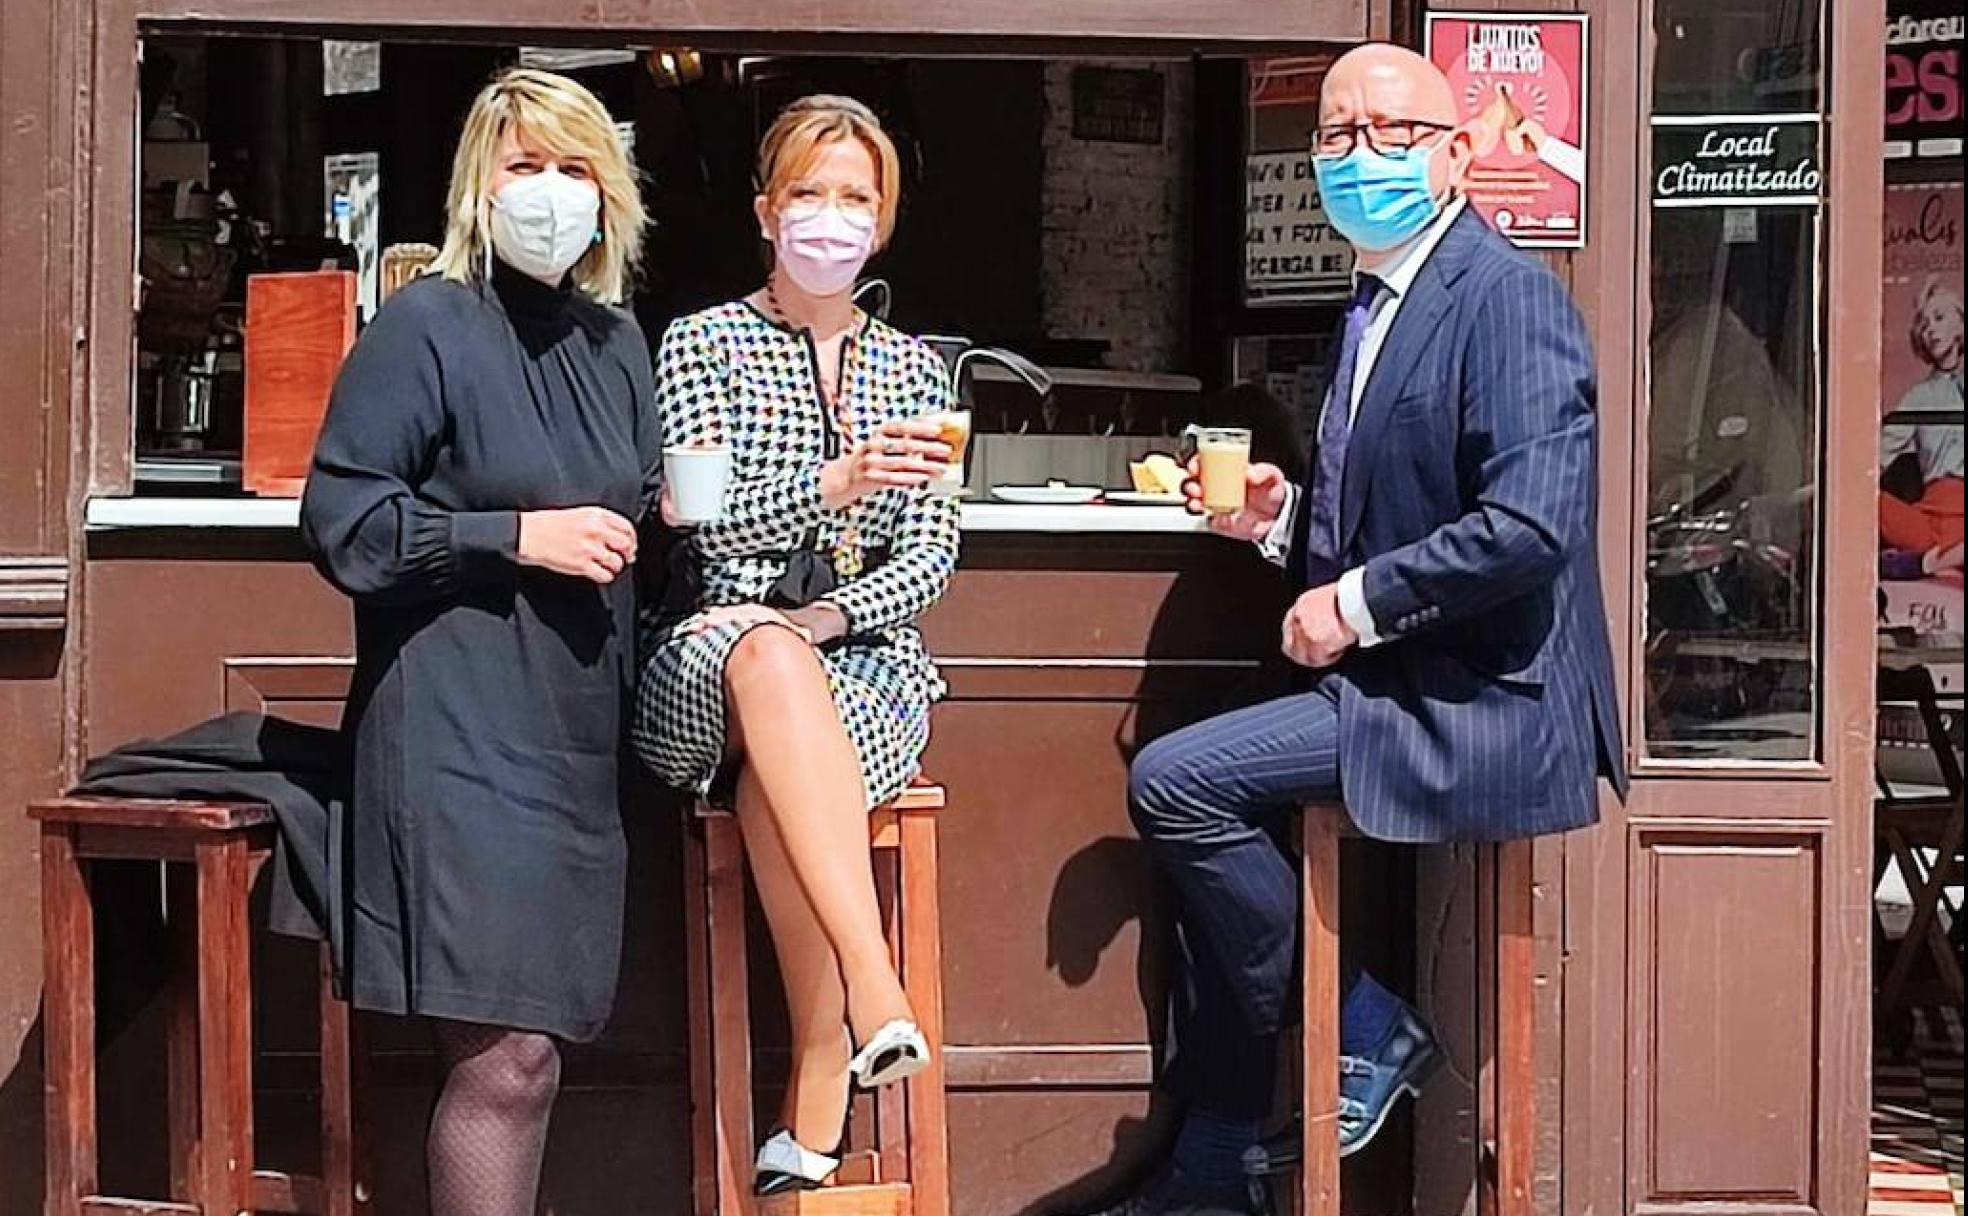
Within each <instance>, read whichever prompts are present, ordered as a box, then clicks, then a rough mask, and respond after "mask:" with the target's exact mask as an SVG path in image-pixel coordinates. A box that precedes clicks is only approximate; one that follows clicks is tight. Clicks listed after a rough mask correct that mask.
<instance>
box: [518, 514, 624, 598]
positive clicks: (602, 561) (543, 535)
mask: <svg viewBox="0 0 1968 1216" xmlns="http://www.w3.org/2000/svg"><path fill="white" fill-rule="evenodd" d="M518 557H519V564H520V565H522V566H538V567H539V568H541V569H543V570H551V571H553V572H554V573H555V574H565V575H567V576H569V577H571V578H584V579H587V580H588V581H589V582H591V583H599V584H601V585H602V586H607V585H608V584H609V583H612V582H614V581H615V579H616V576H617V575H619V574H621V573H622V571H623V570H625V569H627V568H628V566H629V563H630V562H633V561H634V560H635V557H636V531H635V525H634V524H632V523H630V522H629V521H628V520H627V519H624V518H623V517H622V516H620V515H617V514H616V513H615V512H613V511H610V510H609V509H608V508H606V507H564V508H561V509H558V510H552V511H523V512H521V513H520V516H519V553H518Z"/></svg>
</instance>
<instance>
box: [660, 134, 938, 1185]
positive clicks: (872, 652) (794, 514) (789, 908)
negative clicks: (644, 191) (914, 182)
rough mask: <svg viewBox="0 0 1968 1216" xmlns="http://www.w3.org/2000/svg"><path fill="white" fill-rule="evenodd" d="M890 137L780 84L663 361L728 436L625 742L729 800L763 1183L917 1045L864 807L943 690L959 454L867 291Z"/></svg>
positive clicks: (911, 763) (699, 430) (808, 1181)
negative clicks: (757, 1054) (788, 1061)
mask: <svg viewBox="0 0 1968 1216" xmlns="http://www.w3.org/2000/svg"><path fill="white" fill-rule="evenodd" d="M897 177H898V173H897V161H896V156H895V149H894V147H893V145H892V144H890V142H889V140H888V137H887V136H886V135H885V134H883V133H882V130H881V127H880V125H879V123H877V122H876V120H875V118H874V115H873V114H871V113H870V112H869V111H868V110H867V109H866V108H865V107H862V106H861V105H860V104H859V103H857V102H853V101H849V100H847V99H845V98H809V99H807V100H806V101H803V102H796V103H795V104H794V105H793V106H792V107H790V108H789V109H788V110H787V111H786V112H785V113H784V114H782V115H781V116H780V118H779V120H778V121H777V122H776V123H775V124H774V126H773V128H772V130H771V131H770V132H768V133H767V135H766V139H765V143H764V146H763V147H762V148H761V151H760V164H759V181H760V182H761V183H762V187H761V193H760V194H759V197H758V200H757V204H756V210H757V213H758V220H759V226H760V233H761V235H762V236H763V237H764V238H765V239H766V240H767V241H769V242H771V243H772V245H773V249H774V259H773V268H772V271H771V273H770V275H769V277H768V280H767V284H766V286H765V287H764V288H763V289H761V290H760V291H759V292H757V293H755V294H754V295H753V296H751V297H748V298H747V299H744V300H740V301H735V302H732V303H729V304H724V305H721V306H719V307H716V308H712V309H709V310H707V311H705V312H700V313H697V314H696V315H694V316H689V317H684V318H682V319H681V320H679V321H677V322H675V323H674V324H673V325H671V326H670V329H669V332H668V333H667V334H665V335H664V338H663V342H662V347H661V350H660V353H659V355H658V358H657V372H656V374H657V385H658V387H657V391H656V401H657V407H658V412H659V414H660V416H661V418H662V422H663V433H664V436H665V440H666V442H667V443H669V444H672V445H675V444H686V445H689V444H702V443H717V444H724V445H727V446H728V447H729V448H730V450H731V453H732V482H731V486H730V489H729V492H728V494H727V496H726V500H725V506H724V512H723V514H722V515H721V516H720V517H719V518H718V519H717V520H716V521H715V522H713V523H709V524H705V525H703V526H701V527H698V528H695V529H694V530H692V531H691V532H690V533H689V537H688V540H687V541H686V542H685V545H684V547H683V548H681V549H680V550H679V551H678V553H677V555H676V557H677V558H679V559H680V560H675V561H673V562H672V566H671V571H670V593H669V594H668V595H666V596H665V602H664V603H663V604H662V605H660V606H650V607H648V608H646V609H645V610H644V616H643V621H642V654H643V659H642V678H641V686H640V688H639V690H638V694H637V704H636V713H635V719H634V724H633V728H632V739H633V742H634V745H635V748H636V751H637V753H638V754H639V755H640V756H641V758H642V759H643V761H644V762H645V763H646V764H648V766H649V767H650V769H651V770H652V771H653V772H655V773H656V775H657V776H659V777H661V778H662V779H663V780H664V781H665V782H667V783H669V784H671V785H674V786H678V787H681V788H684V789H688V790H693V791H695V792H697V793H699V794H700V795H706V796H710V797H712V798H714V799H717V800H719V801H722V802H725V803H726V804H727V805H730V806H732V807H734V809H735V810H736V812H737V815H738V821H739V825H740V827H741V830H742V831H743V833H744V838H745V848H746V853H747V856H748V859H749V861H750V864H751V870H752V873H753V876H754V878H755V879H756V880H757V885H758V889H759V895H760V902H761V903H762V905H763V906H764V909H765V913H766V919H767V921H768V923H769V924H770V925H771V928H772V937H773V943H774V946H775V947H776V950H777V953H778V957H779V966H780V973H781V975H782V976H783V977H784V979H785V982H786V996H787V1003H788V1006H789V1008H790V1011H791V1015H792V1028H793V1078H792V1083H791V1084H790V1085H789V1086H788V1089H787V1094H786V1100H785V1104H784V1107H783V1108H782V1126H781V1128H780V1129H779V1130H778V1131H776V1132H775V1133H774V1134H773V1135H772V1136H771V1137H769V1138H768V1139H767V1141H766V1142H765V1144H764V1145H763V1146H762V1147H761V1149H760V1152H759V1156H758V1161H757V1172H756V1176H755V1180H754V1185H755V1189H757V1190H758V1192H759V1193H760V1194H773V1193H777V1192H780V1191H786V1190H800V1189H808V1188H811V1187H813V1186H816V1185H818V1184H820V1183H821V1182H822V1181H823V1180H825V1179H826V1178H827V1177H828V1176H829V1175H830V1174H831V1173H832V1172H833V1170H834V1168H835V1166H836V1165H837V1164H838V1146H839V1144H840V1142H841V1139H842V1136H843V1131H844V1127H843V1124H844V1120H845V1118H846V1110H847V1100H848V1093H849V1086H850V1081H858V1082H859V1083H860V1084H861V1085H862V1086H864V1087H869V1088H872V1087H874V1086H877V1085H882V1084H886V1083H888V1082H891V1081H895V1080H900V1079H901V1078H903V1077H905V1076H908V1075H910V1074H911V1073H913V1072H915V1071H917V1070H919V1069H920V1068H922V1067H923V1066H924V1065H926V1064H927V1063H928V1059H929V1050H930V1047H929V1044H928V1043H927V1042H925V1041H924V1039H923V1037H922V1035H921V1033H920V1032H919V1031H918V1030H917V1028H916V1025H915V1019H914V1014H913V1013H912V1011H911V1010H910V1008H909V1004H908V998H907V996H906V994H905V993H904V992H903V990H902V986H901V984H900V982H899V980H898V979H897V977H896V974H895V969H894V966H893V964H892V963H891V962H890V958H889V953H888V948H887V944H886V942H885V939H884V938H883V935H882V923H881V917H880V912H879V908H878V906H877V904H876V900H875V888H874V874H873V868H872V865H871V862H870V858H869V846H868V827H867V818H866V816H867V812H868V810H869V808H871V807H874V806H876V805H879V804H880V803H882V802H885V801H888V800H889V799H892V798H893V797H894V796H895V795H896V794H898V793H900V792H901V790H902V789H903V787H904V786H906V785H907V784H908V782H909V780H910V778H911V777H913V776H914V775H915V773H916V771H917V768H918V766H919V764H920V759H921V756H922V752H923V748H924V746H925V745H926V744H927V742H928V740H929V710H930V705H931V703H932V702H934V701H935V700H936V699H937V698H938V697H939V696H941V695H942V693H943V683H942V681H941V679H940V678H939V677H938V676H937V673H936V668H935V666H934V665H933V664H932V663H931V662H930V659H929V655H928V653H927V652H926V651H925V650H924V648H923V642H922V638H921V636H920V635H919V634H918V633H917V631H916V628H915V625H914V621H915V618H916V617H917V616H918V615H919V614H920V613H921V612H922V611H923V610H924V609H926V608H928V607H929V606H930V604H932V603H934V602H935V600H936V598H937V597H938V596H939V595H941V594H942V592H943V589H944V587H945V586H946V585H947V584H948V582H949V579H950V575H951V572H952V571H953V570H954V569H955V567H956V562H957V536H958V527H957V520H958V512H957V506H956V503H955V501H954V500H953V499H950V498H947V497H937V496H933V495H932V494H931V493H930V492H929V490H928V488H927V483H928V481H929V479H930V478H931V477H932V476H934V475H936V474H937V473H938V472H940V471H941V470H942V469H943V468H944V466H945V465H946V464H947V461H948V460H949V458H950V455H951V453H950V450H949V449H948V448H947V447H945V446H944V445H943V444H941V443H940V442H938V441H937V436H938V434H939V428H938V427H937V425H936V424H935V423H934V422H930V421H927V420H925V419H924V418H923V415H926V414H928V413H930V412H932V411H936V410H940V409H944V408H946V407H947V406H948V405H949V403H950V402H949V398H950V391H949V384H948V378H947V376H946V375H945V373H944V368H943V365H942V362H941V361H940V360H939V359H938V358H937V356H936V355H935V354H934V353H933V352H932V351H930V350H929V348H928V347H926V346H924V345H923V344H922V343H920V342H918V341H916V340H915V339H913V338H909V337H906V336H904V335H903V334H901V333H898V332H897V331H896V330H894V329H891V328H889V327H888V326H887V325H885V324H883V323H882V322H880V321H877V320H875V319H874V318H872V317H869V316H867V315H866V314H864V313H862V312H860V311H859V310H857V309H856V308H855V307H854V305H853V301H852V288H853V282H854V276H855V274H856V273H857V272H858V271H859V269H860V266H861V264H862V262H863V261H865V259H866V257H867V256H868V254H869V253H870V252H872V251H873V249H874V248H876V247H877V246H878V245H879V244H880V243H881V242H883V241H885V240H886V239H887V237H888V234H889V231H890V229H891V227H892V225H893V222H894V214H895V202H896V183H897Z"/></svg>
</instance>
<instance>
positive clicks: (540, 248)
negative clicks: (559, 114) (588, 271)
mask: <svg viewBox="0 0 1968 1216" xmlns="http://www.w3.org/2000/svg"><path fill="white" fill-rule="evenodd" d="M600 222H601V191H600V190H598V189H597V188H596V187H595V185H594V183H593V182H584V181H577V180H575V179H574V178H571V177H568V176H567V175H566V174H564V173H562V172H561V171H560V170H558V169H546V170H543V171H542V172H539V173H534V174H530V175H528V176H526V177H516V178H514V179H513V180H511V181H509V182H507V183H506V184H505V185H504V186H502V187H500V189H499V192H498V193H497V194H495V195H493V196H492V248H493V249H495V250H496V251H498V254H499V257H500V258H502V259H504V261H505V263H506V265H508V266H511V267H512V268H513V269H514V270H517V271H519V272H520V273H521V274H524V275H528V276H530V277H532V278H535V279H539V280H540V281H541V282H544V283H551V284H555V285H558V284H559V283H560V280H561V278H562V277H563V276H565V275H566V274H567V272H568V271H569V270H570V269H572V268H573V266H574V263H576V262H578V261H580V260H581V257H582V255H583V254H585V253H587V251H588V250H589V249H590V248H591V247H593V245H594V243H595V241H596V240H598V239H599V238H600V236H601V231H600Z"/></svg>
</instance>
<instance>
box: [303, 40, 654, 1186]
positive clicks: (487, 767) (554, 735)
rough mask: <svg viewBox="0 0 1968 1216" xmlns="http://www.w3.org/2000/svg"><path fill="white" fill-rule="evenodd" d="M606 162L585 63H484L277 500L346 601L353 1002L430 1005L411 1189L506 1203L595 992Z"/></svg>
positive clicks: (630, 484) (631, 232)
mask: <svg viewBox="0 0 1968 1216" xmlns="http://www.w3.org/2000/svg"><path fill="white" fill-rule="evenodd" d="M643 226H644V214H643V209H642V205H641V202H640V200H639V198H638V193H637V188H636V183H635V176H634V172H633V170H632V169H631V167H630V164H629V162H628V159H627V156H626V155H625V153H624V150H623V147H622V144H621V141H620V139H619V137H618V136H617V135H616V133H615V130H614V126H613V123H612V121H611V120H610V118H609V116H608V113H607V111H606V110H605V109H604V108H603V107H602V105H601V104H600V102H599V101H597V100H596V99H595V97H594V96H593V95H592V94H590V93H589V92H588V91H587V90H586V89H584V88H582V87H581V86H580V85H578V84H575V83H574V82H573V81H570V80H567V79H565V78H562V77H558V76H553V75H550V74H547V73H542V72H534V71H525V70H519V71H512V72H508V73H506V74H504V75H501V76H500V77H499V78H497V79H496V80H494V81H493V82H492V83H491V84H490V85H488V86H487V87H486V88H485V90H484V91H483V92H482V93H480V95H479V97H478V99H477V100H476V102H475V103H474V104H473V107H472V110H471V113H470V115H469V117H468V118H467V120H466V123H465V127H464V132H463V135H462V137H461V141H460V144H459V147H458V152H457V157H456V160H455V162H454V164H453V168H452V180H451V189H450V196H449V203H448V226H447V232H446V243H445V246H444V249H443V251H442V252H441V253H440V255H439V257H438V260H437V262H436V264H435V266H434V267H433V273H432V274H431V275H430V276H428V277H426V278H423V279H419V280H417V281H415V282H413V283H410V284H408V285H406V286H405V287H404V288H402V289H401V290H400V291H399V292H397V294H396V295H395V296H394V297H392V298H391V299H390V301H389V303H388V304H387V305H386V306H385V307H384V308H383V309H382V310H381V312H380V313H379V314H378V315H377V317H376V319H375V321H374V322H373V323H372V324H371V325H370V326H369V328H368V329H367V330H366V331H365V332H364V334H363V336H362V339H361V341H360V342H358V343H357V345H356V347H355V350H354V351H353V352H352V353H351V354H350V356H349V359H348V361H347V364H346V365H345V367H344V368H343V370H342V373H341V377H340V379H339V380H338V381H337V383H336V386H335V391H334V396H333V400H332V403H331V405H330V407H329V411H328V417H327V420H326V423H325V424H324V426H323V429H322V433H321V438H320V442H319V446H318V447H317V449H316V452H315V458H314V467H313V470H312V472H311V474H310V476H309V478H308V484H307V491H306V494H305V497H304V499H303V501H302V530H303V535H304V537H305V539H306V542H307V545H308V547H309V549H310V551H311V552H312V554H313V555H314V559H315V562H316V564H317V565H318V566H319V567H320V569H321V571H322V572H323V573H324V574H325V575H326V576H327V577H328V579H329V580H330V581H331V582H333V583H334V584H335V586H336V587H338V588H340V589H341V590H342V591H343V592H345V593H347V594H348V595H349V596H350V597H351V598H352V599H353V600H354V602H355V633H356V668H355V680H354V687H353V689H352V690H351V693H350V697H349V703H348V710H347V715H346V718H345V720H344V730H345V731H346V732H347V733H348V734H349V735H350V742H351V744H352V752H353V756H354V766H355V769H354V787H353V796H352V799H351V802H350V808H349V813H348V817H347V823H346V826H345V827H344V830H343V831H342V833H341V840H340V841H339V842H338V845H339V847H338V849H337V850H336V857H335V858H334V859H333V860H332V861H331V866H333V867H334V868H335V869H337V871H338V872H337V873H336V874H335V875H334V881H333V882H332V884H331V885H332V886H333V887H334V889H335V891H336V892H337V893H338V899H337V904H338V906H337V908H336V910H335V912H334V915H336V916H337V918H338V919H339V922H340V924H341V926H342V935H341V936H342V939H343V941H344V943H345V945H344V957H343V958H342V960H341V962H342V974H343V984H344V987H345V989H346V991H347V993H348V994H349V996H350V999H351V1000H353V1002H354V1003H355V1005H356V1006H357V1007H358V1008H362V1009H370V1010H377V1011H380V1012H385V1013H394V1014H406V1015H408V1014H417V1015H422V1016H425V1017H427V1018H430V1019H432V1024H433V1026H434V1028H435V1033H436V1039H437V1045H438V1053H439V1057H440V1059H441V1061H442V1063H443V1065H444V1069H445V1075H444V1081H443V1085H442V1089H441V1092H440V1094H439V1097H438V1101H437V1105H436V1109H435V1112H434V1114H433V1116H432V1121H431V1127H430V1132H429V1139H428V1145H427V1151H428V1158H429V1176H430V1200H431V1210H432V1212H433V1213H434V1214H435V1216H532V1213H533V1211H534V1207H535V1204H536V1202H537V1192H538V1189H539V1173H540V1161H541V1157H542V1154H543V1151H544V1147H545V1142H546V1127H547V1121H548V1116H549V1113H550V1111H551V1108H552V1105H553V1099H554V1095H555V1093H556V1092H557V1089H558V1083H559V1050H558V1046H557V1042H558V1041H559V1040H569V1041H577V1042H578V1041H584V1040H587V1039H591V1038H593V1037H594V1036H595V1035H597V1034H598V1033H600V1031H601V1028H602V1025H603V1023H604V1022H605V1021H606V1020H607V1017H608V1013H609V1008H610V1005H611V1003H612V1001H613V999H614V994H615V981H616V972H617V968H618V965H619V961H620V954H621V930H622V896H623V879H624V873H625V869H626V859H625V847H624V843H623V836H622V825H621V814H620V809H619V803H618V800H617V785H618V782H619V778H620V773H621V766H622V759H623V752H624V743H625V739H624V723H623V715H624V710H625V706H626V704H627V700H628V695H629V692H630V690H631V688H632V685H633V679H634V636H635V624H634V621H635V616H634V614H635V602H634V587H633V580H632V579H631V578H629V577H627V576H626V574H625V571H626V570H627V568H628V566H629V565H630V563H632V562H633V561H634V560H635V557H636V548H637V544H636V541H637V536H636V527H637V524H638V522H639V521H641V520H642V519H643V518H644V516H645V515H646V513H647V512H648V508H649V505H650V503H651V501H652V499H653V496H654V493H655V489H656V487H655V486H654V484H653V476H654V475H653V470H654V469H655V467H656V466H657V465H658V464H659V463H660V462H659V461H658V460H657V453H659V452H660V451H661V440H660V436H659V435H658V433H657V422H656V418H655V415H654V412H653V399H654V397H653V394H654V387H653V378H652V374H651V369H650V360H649V351H648V347H647V344H646V343H645V341H644V339H643V335H642V333H641V330H640V329H639V328H638V326H637V325H636V322H635V320H634V319H633V317H631V316H630V314H629V313H628V312H626V311H624V310H623V309H622V308H621V307H620V302H621V300H622V299H623V296H624V294H625V292H626V291H627V288H628V285H629V279H630V276H631V275H632V273H633V270H634V267H635V264H636V261H637V258H638V256H639V253H640V250H641V244H642V231H643Z"/></svg>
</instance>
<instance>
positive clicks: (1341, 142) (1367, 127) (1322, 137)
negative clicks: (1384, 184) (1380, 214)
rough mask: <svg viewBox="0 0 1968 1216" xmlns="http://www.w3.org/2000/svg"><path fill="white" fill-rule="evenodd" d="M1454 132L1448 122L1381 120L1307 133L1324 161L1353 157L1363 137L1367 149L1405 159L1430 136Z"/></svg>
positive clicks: (1332, 125)
mask: <svg viewBox="0 0 1968 1216" xmlns="http://www.w3.org/2000/svg"><path fill="white" fill-rule="evenodd" d="M1453 130H1455V128H1454V127H1452V126H1450V125H1448V124H1447V123H1440V122H1428V121H1426V120H1424V119H1420V118H1395V119H1382V120H1379V121H1376V122H1335V123H1323V124H1321V125H1319V126H1316V127H1314V128H1312V130H1311V131H1310V132H1309V133H1308V134H1309V138H1310V142H1311V144H1312V155H1314V156H1316V157H1319V158H1320V159H1321V160H1338V159H1339V158H1340V157H1342V156H1347V155H1350V154H1351V153H1352V151H1353V149H1354V148H1356V147H1358V146H1359V142H1360V140H1361V139H1362V138H1364V139H1365V140H1366V141H1367V147H1369V148H1372V149H1373V150H1374V151H1375V152H1378V153H1379V154H1380V155H1382V156H1406V155H1407V154H1408V153H1409V152H1411V151H1413V150H1414V149H1415V147H1416V145H1418V144H1420V143H1421V142H1422V141H1423V140H1425V139H1427V138H1428V137H1429V136H1431V135H1440V134H1443V133H1444V132H1447V131H1453Z"/></svg>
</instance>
